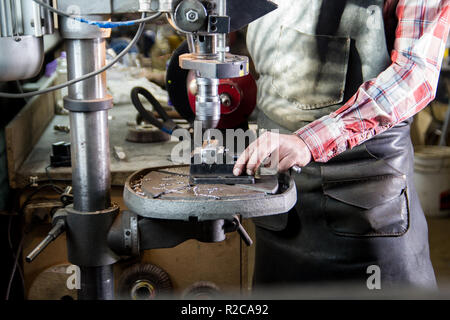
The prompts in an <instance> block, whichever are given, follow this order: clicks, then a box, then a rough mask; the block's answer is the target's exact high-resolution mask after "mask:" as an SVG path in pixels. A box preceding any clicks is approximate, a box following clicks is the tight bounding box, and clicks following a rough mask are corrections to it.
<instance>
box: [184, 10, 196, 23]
mask: <svg viewBox="0 0 450 320" xmlns="http://www.w3.org/2000/svg"><path fill="white" fill-rule="evenodd" d="M186 19H187V21H189V22H197V21H198V12H197V11H195V10H192V9H191V10H189V11H188V12H186Z"/></svg>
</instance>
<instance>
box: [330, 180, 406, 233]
mask: <svg viewBox="0 0 450 320" xmlns="http://www.w3.org/2000/svg"><path fill="white" fill-rule="evenodd" d="M323 189H324V194H325V203H324V212H325V217H326V223H327V225H328V227H329V228H331V229H332V230H333V232H334V233H336V234H338V235H342V236H353V237H377V236H378V237H380V236H385V237H388V236H401V235H403V234H405V233H406V232H407V231H408V229H409V204H408V196H407V187H406V178H405V177H404V176H395V175H382V176H373V177H367V178H364V179H355V180H343V181H333V182H326V183H324V185H323Z"/></svg>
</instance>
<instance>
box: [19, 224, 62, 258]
mask: <svg viewBox="0 0 450 320" xmlns="http://www.w3.org/2000/svg"><path fill="white" fill-rule="evenodd" d="M64 229H65V222H64V220H62V219H58V221H57V222H56V224H55V225H54V226H53V228H52V229H51V230H50V232H49V233H48V235H47V236H46V237H45V239H44V240H42V241H41V242H40V243H39V244H38V245H37V246H36V248H34V249H33V251H31V252H30V254H29V255H27V257H26V258H25V260H26V261H27V262H32V261H33V260H34V259H36V257H37V256H38V255H39V254H40V253H41V252H42V251H44V249H45V248H47V246H48V245H49V244H50V242H52V241H53V240H55V239H56V238H58V236H59V235H61V233H63V232H64Z"/></svg>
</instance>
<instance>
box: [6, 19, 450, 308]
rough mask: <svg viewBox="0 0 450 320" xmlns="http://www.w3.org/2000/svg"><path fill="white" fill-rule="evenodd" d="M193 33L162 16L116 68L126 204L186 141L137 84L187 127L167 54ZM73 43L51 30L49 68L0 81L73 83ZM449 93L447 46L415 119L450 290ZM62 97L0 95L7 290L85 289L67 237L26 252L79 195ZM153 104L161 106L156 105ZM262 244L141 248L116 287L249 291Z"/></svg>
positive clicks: (63, 295) (113, 115)
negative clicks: (129, 185)
mask: <svg viewBox="0 0 450 320" xmlns="http://www.w3.org/2000/svg"><path fill="white" fill-rule="evenodd" d="M129 18H130V17H128V16H126V15H124V16H123V17H122V19H123V20H126V19H129ZM135 32H136V28H128V29H123V30H122V29H119V30H118V31H114V32H113V34H112V36H111V38H110V39H109V40H108V48H109V49H108V59H111V58H112V57H114V56H115V55H117V54H118V53H119V52H120V51H121V50H123V49H124V48H125V47H126V46H127V44H128V43H129V42H130V41H131V38H132V36H133V35H134V33H135ZM183 41H184V39H183V37H182V36H180V35H179V34H177V33H176V32H175V31H173V29H172V28H170V27H168V26H166V25H163V24H162V23H159V24H158V23H156V24H152V25H147V27H146V30H145V32H144V36H143V37H142V38H141V40H140V42H139V44H138V45H137V46H136V47H135V48H133V49H132V50H131V53H129V54H128V55H126V56H125V57H124V58H123V59H122V61H121V62H120V63H119V64H117V65H116V66H114V67H113V68H111V69H110V70H108V71H107V78H108V91H109V93H110V94H111V95H112V96H113V98H114V105H115V106H114V108H113V109H112V110H111V112H110V115H109V126H110V139H111V154H112V155H113V156H112V159H111V168H112V184H113V190H112V201H113V202H114V203H117V204H118V205H119V206H120V207H121V208H122V209H123V208H125V204H124V203H123V200H122V192H123V185H124V182H125V179H126V178H127V177H128V176H129V175H131V174H132V173H133V172H135V171H136V170H139V169H144V168H148V167H154V168H156V167H164V166H170V165H173V163H172V162H171V160H170V151H171V149H172V147H173V146H174V144H175V143H176V141H174V140H170V139H169V138H168V137H164V136H163V137H161V134H157V133H156V132H157V131H158V130H157V129H155V128H154V127H151V126H150V125H148V124H145V123H141V121H142V119H136V118H137V115H138V113H137V111H136V110H135V109H134V107H133V105H132V104H131V100H130V91H131V89H132V88H134V87H136V86H141V87H143V88H146V89H147V90H149V91H150V92H152V94H153V95H154V96H155V97H156V98H157V99H158V101H159V102H160V103H161V104H162V105H163V107H164V108H165V110H166V111H168V113H169V115H170V116H171V117H172V118H173V119H175V121H176V123H177V124H178V125H180V126H187V125H188V122H187V121H185V120H184V119H183V117H182V116H181V115H180V114H178V113H177V111H176V110H175V109H174V108H173V106H172V105H171V101H169V99H168V94H167V91H166V90H165V89H166V68H167V66H168V62H169V61H170V59H171V56H172V54H173V52H174V51H175V50H176V49H177V48H178V47H179V46H180V45H181V44H182V42H183ZM232 42H233V48H234V49H233V50H234V51H233V50H232V51H233V52H236V53H242V52H244V51H245V34H244V33H242V32H240V33H236V34H234V35H233V36H232ZM64 50H65V49H64V47H63V46H62V40H61V38H60V36H59V35H58V33H55V34H53V35H49V36H45V65H46V67H45V69H43V70H42V72H41V74H40V75H38V76H37V77H35V78H34V79H30V80H27V81H17V82H8V83H0V91H2V92H6V91H8V92H30V91H34V90H38V89H42V88H45V87H49V86H51V85H54V84H58V83H63V82H65V81H66V80H67V69H66V67H67V66H66V61H65V52H64ZM449 92H450V59H449V55H448V50H447V53H446V57H445V61H444V65H443V69H442V73H441V78H440V83H439V89H438V94H437V99H436V101H434V102H433V103H432V104H431V105H430V106H429V107H428V108H426V109H425V110H424V111H422V112H421V113H419V114H418V115H417V116H416V117H415V122H414V125H413V128H412V138H413V143H414V145H415V149H416V177H415V178H416V184H417V189H418V192H419V196H420V199H421V202H422V205H423V208H424V211H425V213H426V215H427V219H428V223H429V240H430V249H431V260H432V263H433V266H434V268H435V272H436V276H437V281H438V285H439V286H440V287H441V288H450V242H449V241H448V235H449V232H450V216H449V213H450V148H449V147H448V146H449V142H450V132H449V130H448V125H449V118H450V110H449ZM64 95H65V93H64V90H60V91H57V92H54V93H49V94H46V95H42V96H38V97H35V98H31V99H26V100H25V99H23V100H14V99H11V100H9V99H1V98H0V114H1V117H0V254H1V257H2V258H1V259H2V261H3V263H2V267H1V268H2V269H1V272H0V293H1V294H2V295H3V296H4V297H6V298H9V299H76V290H71V289H70V288H68V287H67V285H66V284H67V281H68V278H69V277H70V275H71V274H72V273H67V267H69V266H70V264H69V262H68V261H67V252H66V240H65V236H64V235H62V236H60V237H59V238H58V239H57V240H55V241H54V242H53V243H51V244H50V245H49V246H48V248H47V249H46V250H45V251H43V252H42V253H41V254H40V255H39V256H38V257H37V258H36V259H35V260H34V261H33V262H32V263H27V262H26V261H25V256H26V255H27V254H28V253H29V252H30V251H32V249H33V248H34V247H35V246H36V245H37V244H38V243H39V242H40V241H41V240H42V239H43V238H44V237H45V236H46V234H47V233H48V231H49V230H50V229H51V216H52V214H53V213H54V212H55V210H56V209H57V208H59V207H61V205H62V204H61V201H65V200H67V199H66V198H67V197H68V198H70V188H66V187H70V184H71V181H70V179H71V171H70V167H68V166H62V167H59V165H57V163H59V162H64V161H67V159H65V158H64V157H65V156H67V152H68V150H69V149H68V148H70V147H69V146H68V145H67V143H68V142H69V141H70V139H69V132H70V125H69V119H68V113H67V111H65V110H64V108H63V105H62V97H63V96H64ZM144 105H145V107H146V108H148V109H151V106H150V105H149V104H144ZM252 118H253V119H254V118H255V117H254V115H253V117H252ZM251 128H255V125H254V123H251ZM146 134H147V135H146ZM155 139H156V140H157V141H156V142H148V141H152V140H155ZM167 139H169V141H161V140H167ZM158 140H159V141H158ZM69 155H70V153H69ZM51 158H53V160H55V158H56V159H58V160H57V161H56V164H55V163H53V165H52V164H51V162H50V161H51ZM65 165H67V163H66V164H65ZM68 165H69V166H70V164H68ZM42 181H45V182H42ZM61 194H62V195H63V196H64V195H65V196H66V198H64V199H62V196H61ZM244 224H245V227H246V229H247V231H248V232H249V233H250V235H252V234H253V225H252V222H251V221H248V220H246V221H244ZM253 250H254V247H247V246H246V245H245V243H244V242H243V241H242V240H241V238H240V237H239V235H238V234H236V233H232V234H229V235H228V236H227V240H226V241H225V242H221V243H218V244H205V243H201V242H198V241H196V240H190V241H187V242H185V243H183V244H181V245H179V246H177V247H175V248H172V249H157V250H149V251H146V252H145V253H143V254H142V255H141V257H140V258H132V259H128V260H124V261H121V262H119V263H118V264H117V265H116V266H115V270H114V272H115V275H116V277H115V279H116V291H117V293H118V294H127V292H126V291H127V290H130V285H131V284H133V283H135V282H136V279H138V278H139V277H147V278H149V279H152V281H153V282H152V283H153V284H154V285H155V286H158V289H159V291H158V292H173V294H175V296H177V297H195V298H198V297H210V296H214V294H216V293H218V292H222V293H236V294H238V293H239V294H243V295H247V294H248V293H249V292H250V291H251V279H252V265H253V254H254V253H253ZM144 289H145V288H144ZM124 292H125V293H124ZM139 292H140V291H139V288H138V290H137V292H136V297H137V298H155V296H152V294H151V293H152V292H153V291H152V290H148V288H147V290H144V291H142V292H144V294H142V296H140V295H139V294H140V293H139ZM149 292H150V294H149Z"/></svg>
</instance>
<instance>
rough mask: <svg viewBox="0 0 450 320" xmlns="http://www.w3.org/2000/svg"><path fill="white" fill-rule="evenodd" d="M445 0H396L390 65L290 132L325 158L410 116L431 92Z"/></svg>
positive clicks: (445, 23)
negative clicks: (330, 109)
mask: <svg viewBox="0 0 450 320" xmlns="http://www.w3.org/2000/svg"><path fill="white" fill-rule="evenodd" d="M449 15H450V0H429V1H418V0H414V1H413V0H400V1H399V4H398V6H397V17H398V21H399V23H398V26H397V30H396V40H395V44H394V50H393V51H392V54H391V59H392V64H391V66H390V67H389V68H388V69H387V70H385V71H384V72H383V73H381V74H380V75H379V76H378V77H377V78H376V79H373V80H371V81H368V82H366V83H364V84H363V85H362V86H361V87H360V88H359V90H358V91H357V92H356V94H355V95H354V96H353V97H352V98H351V99H350V101H348V102H347V103H346V104H345V105H344V106H343V107H342V108H340V109H339V110H337V111H336V112H334V113H332V114H330V115H328V116H325V117H323V118H321V119H319V120H317V121H315V122H312V123H311V124H309V125H308V126H306V127H303V128H301V129H300V130H298V131H297V132H296V134H297V135H298V136H299V137H300V138H301V139H302V140H303V141H304V142H305V143H306V145H307V146H308V148H309V149H310V151H311V154H312V157H313V158H314V160H315V161H317V162H326V161H328V160H330V159H331V158H333V157H335V156H336V155H338V154H340V153H342V152H344V151H345V150H347V149H351V148H353V147H355V146H357V145H359V144H361V143H363V142H364V141H367V140H368V139H370V138H372V137H373V136H375V135H377V134H380V133H382V132H384V131H386V130H387V129H389V128H391V127H393V126H395V125H396V124H398V123H400V122H402V121H404V120H406V119H408V118H410V117H412V116H413V115H415V114H416V113H417V112H419V111H421V110H422V109H423V108H425V107H426V106H427V105H428V104H429V103H430V102H431V101H432V100H433V99H434V97H435V93H436V89H437V82H438V79H439V73H440V67H441V63H442V59H443V54H444V50H445V44H446V41H447V37H448V33H449V19H450V16H449Z"/></svg>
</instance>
